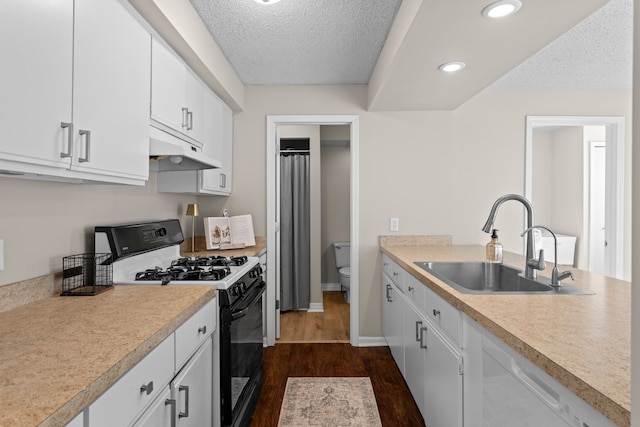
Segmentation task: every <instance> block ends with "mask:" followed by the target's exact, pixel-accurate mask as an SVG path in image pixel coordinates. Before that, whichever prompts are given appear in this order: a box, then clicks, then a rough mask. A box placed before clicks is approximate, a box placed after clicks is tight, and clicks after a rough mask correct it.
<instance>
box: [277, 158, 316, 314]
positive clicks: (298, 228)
mask: <svg viewBox="0 0 640 427" xmlns="http://www.w3.org/2000/svg"><path fill="white" fill-rule="evenodd" d="M309 210H310V205H309V154H307V153H304V154H299V153H296V154H282V155H281V156H280V278H281V279H280V311H288V310H296V309H308V308H309V301H310V292H311V283H310V282H311V256H310V225H309Z"/></svg>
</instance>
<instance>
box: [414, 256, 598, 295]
mask: <svg viewBox="0 0 640 427" xmlns="http://www.w3.org/2000/svg"><path fill="white" fill-rule="evenodd" d="M415 264H416V265H417V266H419V267H420V268H422V269H423V270H425V271H426V272H428V273H429V274H431V275H433V276H435V277H437V278H438V279H440V280H442V281H443V282H444V283H446V284H447V285H449V286H451V287H452V288H454V289H456V290H457V291H459V292H462V293H465V294H550V295H555V294H558V295H593V292H591V291H587V290H585V289H580V288H576V287H574V286H571V285H568V284H564V283H562V282H561V286H551V284H550V283H551V281H550V280H549V279H548V278H546V277H538V278H537V279H535V280H534V279H529V278H527V277H524V274H523V273H522V271H521V270H518V269H517V268H513V267H510V266H508V265H504V264H498V263H488V262H416V263H415Z"/></svg>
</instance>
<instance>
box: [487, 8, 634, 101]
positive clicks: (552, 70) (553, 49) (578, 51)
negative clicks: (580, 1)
mask: <svg viewBox="0 0 640 427" xmlns="http://www.w3.org/2000/svg"><path fill="white" fill-rule="evenodd" d="M632 40H633V0H611V2H610V3H608V4H606V5H604V6H603V7H602V8H601V9H600V10H597V11H596V12H595V13H593V14H592V15H591V16H589V17H587V18H586V19H585V20H584V21H582V22H581V23H579V24H578V25H576V26H575V27H573V28H572V29H570V30H569V31H568V32H567V33H565V34H564V35H562V36H560V37H559V38H558V39H556V40H555V41H554V42H552V43H551V44H549V45H548V46H547V47H545V48H544V49H542V50H541V51H540V52H538V53H537V54H535V55H533V56H532V57H530V58H529V59H527V60H526V61H524V62H523V63H522V64H521V65H519V66H517V67H516V68H514V69H513V70H512V71H510V72H509V73H507V74H506V75H505V76H504V77H502V78H500V79H499V80H498V81H496V82H495V83H494V84H493V85H492V86H491V87H492V88H500V89H561V88H572V89H585V88H597V89H619V88H631V81H632V57H633V43H632Z"/></svg>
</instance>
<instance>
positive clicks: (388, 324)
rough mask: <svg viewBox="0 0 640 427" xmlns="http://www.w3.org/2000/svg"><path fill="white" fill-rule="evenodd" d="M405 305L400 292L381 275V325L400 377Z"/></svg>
mask: <svg viewBox="0 0 640 427" xmlns="http://www.w3.org/2000/svg"><path fill="white" fill-rule="evenodd" d="M405 307H406V303H405V302H404V300H403V299H402V296H401V295H400V291H399V290H398V288H396V287H395V286H394V285H393V282H392V281H391V279H389V277H387V276H386V275H384V274H383V275H382V325H383V333H384V337H385V339H386V340H387V344H388V345H389V349H390V350H391V355H392V356H393V359H394V360H395V361H396V364H397V365H398V368H399V369H400V372H402V375H404V374H405V361H404V342H403V310H404V308H405Z"/></svg>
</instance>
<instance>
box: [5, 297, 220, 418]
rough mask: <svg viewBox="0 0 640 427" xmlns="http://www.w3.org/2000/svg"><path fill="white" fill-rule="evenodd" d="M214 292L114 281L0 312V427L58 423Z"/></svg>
mask: <svg viewBox="0 0 640 427" xmlns="http://www.w3.org/2000/svg"><path fill="white" fill-rule="evenodd" d="M215 295H216V290H215V288H213V287H211V286H175V287H171V286H115V287H114V288H113V289H110V290H108V291H105V292H103V293H101V294H98V295H96V296H75V297H61V296H53V297H49V298H44V299H41V300H38V301H35V302H32V303H29V304H25V305H22V306H19V307H17V308H14V309H12V310H8V311H5V312H3V313H0V400H1V401H2V411H0V426H11V427H20V426H25V427H27V426H28V427H33V426H63V425H65V424H66V423H67V422H68V421H70V420H71V419H72V418H73V417H74V416H75V415H77V414H78V413H79V412H80V411H82V409H83V408H85V407H86V406H87V405H89V404H91V403H92V402H93V401H94V400H95V399H96V398H97V397H98V396H100V395H101V394H102V393H103V392H104V391H106V390H107V389H108V388H109V387H110V386H111V385H112V384H114V383H115V382H116V381H117V380H118V379H119V378H120V377H121V376H122V375H123V374H125V373H126V372H127V371H128V370H129V369H131V368H132V367H133V366H134V365H135V364H136V363H137V362H139V361H140V360H142V359H143V358H144V357H145V356H146V355H147V354H148V353H149V352H150V351H151V350H152V349H153V348H155V347H156V346H157V345H158V344H159V343H161V342H162V341H163V340H164V339H165V338H166V337H168V336H169V335H170V334H171V333H172V332H173V331H174V330H175V329H176V328H177V327H178V326H180V325H181V324H182V323H184V322H185V321H186V320H187V319H189V317H191V315H192V314H194V313H195V312H196V311H198V310H199V309H200V308H201V307H203V306H204V305H205V304H206V303H207V302H208V301H209V300H211V299H212V298H213V297H214V296H215Z"/></svg>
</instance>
